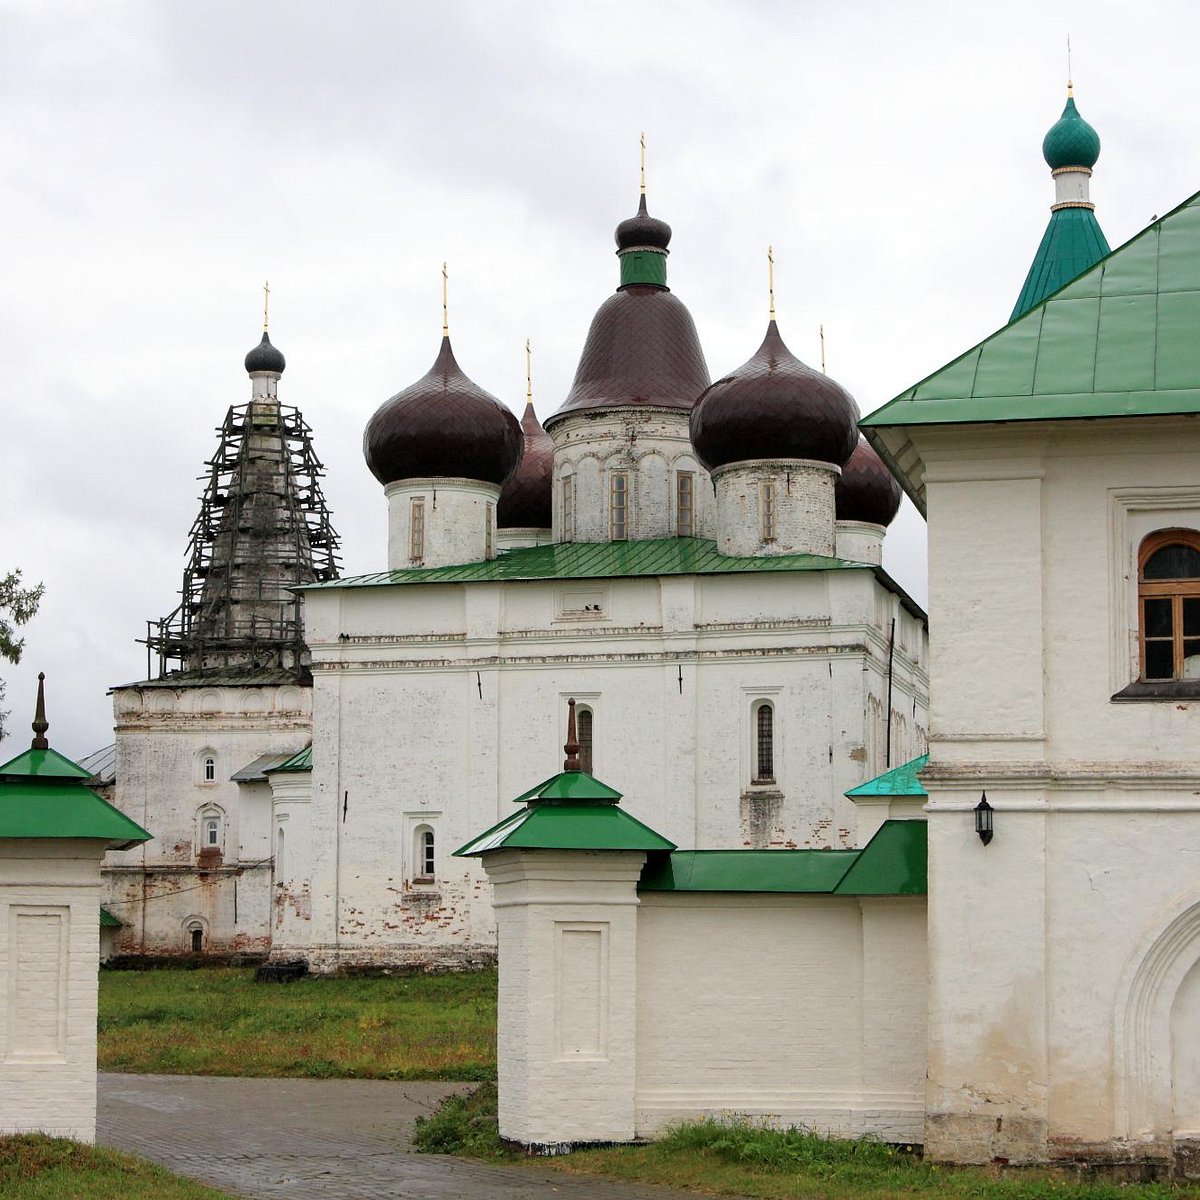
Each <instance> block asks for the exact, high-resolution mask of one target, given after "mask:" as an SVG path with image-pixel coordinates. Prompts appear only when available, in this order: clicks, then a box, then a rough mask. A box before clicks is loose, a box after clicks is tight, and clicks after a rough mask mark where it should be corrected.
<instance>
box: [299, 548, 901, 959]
mask: <svg viewBox="0 0 1200 1200" xmlns="http://www.w3.org/2000/svg"><path fill="white" fill-rule="evenodd" d="M830 612H832V613H833V617H832V619H831V618H830V617H829V615H828V614H829V613H830ZM398 614H399V617H398ZM893 617H895V618H896V622H897V624H896V630H897V637H896V653H895V670H894V680H893V697H892V701H893V710H894V711H893V720H892V747H893V756H892V760H891V761H892V765H895V764H897V763H899V762H903V761H905V759H906V758H910V757H912V756H913V755H914V754H917V753H920V752H921V751H922V750H923V749H924V745H923V737H924V724H925V707H924V696H925V681H924V663H925V645H924V631H923V626H922V625H921V623H920V621H919V620H918V619H917V618H916V617H914V616H913V615H911V613H909V612H908V611H907V610H906V609H904V608H903V607H902V606H901V605H900V603H899V601H898V599H897V598H896V597H895V596H894V595H892V594H891V593H890V592H888V591H886V590H885V589H884V588H883V587H882V586H881V585H880V584H879V583H878V581H877V580H876V579H875V577H874V575H873V574H872V573H871V572H870V571H867V570H846V571H840V572H813V573H811V574H799V573H780V574H778V575H771V574H763V573H756V574H754V575H752V576H748V577H742V576H711V577H708V576H704V577H672V576H667V577H661V578H659V577H647V578H623V579H600V580H594V581H591V580H586V581H579V580H573V581H563V582H561V583H557V582H553V581H546V582H544V583H542V582H532V583H512V584H504V585H502V584H474V585H470V586H464V585H419V586H397V587H379V588H374V587H368V588H352V589H351V588H348V589H342V590H337V591H334V590H330V591H322V590H317V591H310V592H308V593H307V599H306V625H307V630H308V637H309V640H310V645H311V646H312V651H313V671H314V679H315V686H314V713H315V724H314V728H315V735H314V736H315V740H314V770H313V780H312V789H313V790H312V795H313V801H312V806H311V811H310V817H309V819H310V821H311V829H312V845H313V849H312V855H313V875H312V881H311V888H312V890H311V895H310V896H309V897H308V898H307V901H306V903H307V904H308V905H309V906H310V909H311V914H312V915H311V918H309V920H308V928H309V931H310V932H309V936H308V939H307V940H308V945H309V946H310V948H311V953H310V954H309V957H310V958H311V959H313V961H314V962H318V963H322V964H324V965H327V966H328V965H332V964H333V963H334V962H336V961H361V962H377V961H393V960H395V958H396V957H397V956H399V957H400V958H402V959H403V958H409V959H413V960H416V961H432V960H438V959H443V958H444V959H445V961H448V962H460V961H475V960H476V959H477V958H478V957H479V956H480V955H481V954H482V955H490V953H491V952H492V947H493V946H494V941H495V931H494V927H493V924H492V917H491V906H490V903H489V902H488V899H489V898H488V896H487V894H486V891H485V886H486V885H485V881H484V879H483V875H482V872H481V871H480V870H479V869H478V867H477V866H475V865H474V864H473V863H472V862H469V861H464V860H458V859H451V858H450V857H449V854H450V851H452V850H453V849H455V848H456V847H457V846H459V845H462V844H463V843H464V842H466V841H467V840H468V839H469V838H470V837H472V836H474V835H475V834H477V833H478V832H479V831H480V830H481V829H485V828H487V827H488V826H489V825H491V824H493V823H495V822H496V821H497V820H499V819H500V818H501V817H503V816H507V815H508V814H509V813H510V812H511V811H512V808H511V802H512V800H513V798H514V797H516V796H518V795H520V794H521V793H523V792H524V791H526V790H527V789H528V788H529V787H531V786H532V785H533V784H535V783H537V782H538V781H539V780H540V779H543V778H546V777H547V776H549V775H551V774H553V773H554V772H555V771H556V770H558V769H559V767H560V765H561V761H562V740H563V721H564V714H565V712H566V702H567V700H568V698H570V697H574V698H575V699H576V701H577V702H578V703H579V704H580V705H581V706H584V707H586V708H588V709H590V710H591V712H592V714H593V729H594V761H593V772H594V774H596V775H597V776H598V777H599V778H601V779H603V780H604V781H605V782H607V783H609V784H610V785H611V786H613V787H615V788H617V789H618V790H620V791H622V792H623V793H624V794H625V800H624V802H623V803H624V805H625V807H626V808H627V809H628V810H629V811H630V812H631V813H632V814H633V815H635V816H637V817H639V818H640V819H642V820H644V821H646V822H647V823H649V824H650V825H652V826H653V827H654V828H655V829H658V830H659V831H660V832H662V833H663V834H664V835H665V836H667V837H670V838H671V839H672V840H674V841H676V842H677V843H678V844H679V845H681V846H688V847H691V846H731V847H732V846H745V845H761V846H769V845H776V846H787V845H794V846H816V847H824V846H851V845H856V844H858V842H857V839H856V837H855V810H854V806H853V805H852V804H851V803H850V802H849V801H847V800H845V799H844V797H843V795H842V793H843V792H844V791H846V790H847V789H849V788H851V787H853V786H855V785H857V784H858V783H860V782H862V781H863V780H864V779H866V778H870V777H871V776H872V775H874V774H877V773H878V772H879V771H881V770H883V769H884V765H885V759H886V754H885V751H886V746H885V740H886V726H887V721H886V698H887V656H888V638H889V636H890V622H891V619H892V618H893ZM427 620H428V624H429V625H431V626H432V627H433V629H434V630H435V631H436V632H432V633H429V634H417V633H413V632H407V631H409V630H421V629H424V628H425V627H426V622H427ZM388 630H395V632H392V633H389V632H387V631H388ZM763 702H766V703H769V704H770V705H772V706H773V708H774V730H775V732H774V743H775V773H774V782H773V783H764V784H755V783H753V782H752V776H753V774H754V770H753V756H754V720H755V711H754V710H755V706H756V705H757V704H760V703H763ZM731 726H732V728H731ZM464 797H465V798H466V803H464V802H463V798H464ZM422 828H428V829H431V830H432V831H433V832H434V834H435V844H436V857H437V871H436V875H435V878H434V879H433V880H432V881H430V882H417V881H416V879H415V877H414V874H413V866H412V864H413V862H414V861H415V859H416V857H417V853H416V849H415V845H416V838H417V835H418V831H419V829H422ZM285 836H286V835H285ZM284 919H285V921H293V920H294V922H295V928H294V936H295V939H296V940H295V942H294V943H292V944H295V945H299V944H301V942H303V941H304V940H305V939H304V936H303V932H302V928H301V927H300V922H301V920H302V919H301V918H299V917H296V918H293V917H287V918H284ZM289 937H291V934H289Z"/></svg>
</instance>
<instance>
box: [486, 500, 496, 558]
mask: <svg viewBox="0 0 1200 1200" xmlns="http://www.w3.org/2000/svg"><path fill="white" fill-rule="evenodd" d="M484 508H485V509H486V510H487V511H486V512H485V513H484V520H485V521H486V522H487V524H486V526H485V527H484V530H483V557H484V558H495V557H496V535H495V530H496V522H495V519H494V518H495V513H496V506H495V505H494V504H493V503H492V502H491V501H490V500H489V501H488V503H487V504H485V505H484Z"/></svg>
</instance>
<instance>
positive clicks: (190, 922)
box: [183, 917, 207, 954]
mask: <svg viewBox="0 0 1200 1200" xmlns="http://www.w3.org/2000/svg"><path fill="white" fill-rule="evenodd" d="M206 934H207V931H206V929H205V927H204V921H203V920H202V919H201V918H200V917H189V918H188V919H187V920H186V921H184V923H183V936H184V937H185V938H186V939H187V943H186V944H187V948H188V949H189V950H190V951H191V952H192V953H193V954H203V953H204V943H205V941H206Z"/></svg>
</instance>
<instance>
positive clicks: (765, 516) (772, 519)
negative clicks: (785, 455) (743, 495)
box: [758, 479, 779, 544]
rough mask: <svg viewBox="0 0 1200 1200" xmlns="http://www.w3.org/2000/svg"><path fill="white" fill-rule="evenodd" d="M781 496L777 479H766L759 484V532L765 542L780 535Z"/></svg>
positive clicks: (773, 539)
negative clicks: (779, 495)
mask: <svg viewBox="0 0 1200 1200" xmlns="http://www.w3.org/2000/svg"><path fill="white" fill-rule="evenodd" d="M778 504H779V497H778V493H777V492H776V490H775V480H773V479H764V480H763V481H762V482H761V483H760V484H759V485H758V533H759V540H760V541H761V542H763V543H764V544H765V543H767V542H773V541H775V540H776V539H777V538H778V536H779V508H778Z"/></svg>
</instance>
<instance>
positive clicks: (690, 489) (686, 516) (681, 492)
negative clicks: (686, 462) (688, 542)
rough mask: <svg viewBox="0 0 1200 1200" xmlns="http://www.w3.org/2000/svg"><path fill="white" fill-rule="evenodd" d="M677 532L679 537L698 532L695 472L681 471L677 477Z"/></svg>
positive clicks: (689, 535)
mask: <svg viewBox="0 0 1200 1200" xmlns="http://www.w3.org/2000/svg"><path fill="white" fill-rule="evenodd" d="M675 532H676V534H677V535H678V536H679V537H691V536H692V535H693V534H694V533H695V532H696V473H695V471H680V472H679V473H678V474H677V475H676V476H675Z"/></svg>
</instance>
